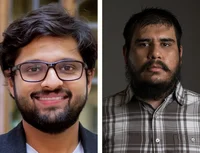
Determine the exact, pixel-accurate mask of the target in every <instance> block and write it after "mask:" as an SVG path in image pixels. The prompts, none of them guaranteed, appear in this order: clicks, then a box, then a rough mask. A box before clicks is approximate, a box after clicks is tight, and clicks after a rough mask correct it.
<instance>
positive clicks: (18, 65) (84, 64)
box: [10, 60, 88, 83]
mask: <svg viewBox="0 0 200 153" xmlns="http://www.w3.org/2000/svg"><path fill="white" fill-rule="evenodd" d="M61 62H77V63H81V65H82V70H81V74H80V77H78V78H77V79H73V80H65V79H61V78H60V77H59V75H58V73H57V70H56V69H55V66H56V65H57V64H58V63H61ZM26 63H43V64H46V65H47V70H46V74H45V75H44V78H43V79H41V80H39V81H27V80H25V79H24V78H23V77H22V73H21V69H20V68H21V65H23V64H26ZM50 68H53V69H54V71H55V73H56V75H57V77H58V78H59V79H60V80H61V81H75V80H78V79H80V78H81V77H82V75H83V69H85V70H87V69H88V66H87V64H86V63H84V62H81V61H78V60H59V61H56V62H52V63H51V62H45V61H39V60H33V61H26V62H23V63H20V64H17V65H15V66H13V67H12V68H10V70H11V72H13V73H14V72H16V71H17V70H19V73H20V76H21V78H22V80H23V81H25V82H33V83H34V82H41V81H43V80H45V78H46V76H47V74H48V72H49V69H50Z"/></svg>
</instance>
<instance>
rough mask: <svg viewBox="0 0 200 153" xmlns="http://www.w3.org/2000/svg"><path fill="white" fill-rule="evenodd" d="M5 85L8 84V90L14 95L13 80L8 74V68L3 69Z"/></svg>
mask: <svg viewBox="0 0 200 153" xmlns="http://www.w3.org/2000/svg"><path fill="white" fill-rule="evenodd" d="M4 75H5V81H6V85H7V86H8V90H9V92H10V94H11V96H12V97H14V82H13V79H12V78H11V76H10V70H5V71H4Z"/></svg>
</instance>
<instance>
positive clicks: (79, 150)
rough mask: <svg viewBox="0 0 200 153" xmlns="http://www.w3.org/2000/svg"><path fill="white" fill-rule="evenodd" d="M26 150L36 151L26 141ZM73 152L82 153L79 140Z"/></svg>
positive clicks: (29, 152)
mask: <svg viewBox="0 0 200 153" xmlns="http://www.w3.org/2000/svg"><path fill="white" fill-rule="evenodd" d="M26 152H27V153H38V152H37V151H36V150H35V149H34V148H33V147H31V146H30V145H29V144H28V143H26ZM73 153H84V150H83V146H82V144H81V142H79V143H78V145H77V146H76V148H75V150H74V151H73Z"/></svg>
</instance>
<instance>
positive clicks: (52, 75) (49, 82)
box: [41, 68, 63, 90]
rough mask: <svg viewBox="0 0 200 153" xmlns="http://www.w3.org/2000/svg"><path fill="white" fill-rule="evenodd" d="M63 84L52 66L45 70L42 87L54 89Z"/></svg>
mask: <svg viewBox="0 0 200 153" xmlns="http://www.w3.org/2000/svg"><path fill="white" fill-rule="evenodd" d="M62 85H63V81H62V80H60V79H59V78H58V76H57V74H56V72H55V70H54V69H53V68H50V69H49V70H48V72H47V75H46V77H45V79H44V80H43V81H42V83H41V86H42V88H44V89H48V90H55V89H57V88H58V87H61V86H62Z"/></svg>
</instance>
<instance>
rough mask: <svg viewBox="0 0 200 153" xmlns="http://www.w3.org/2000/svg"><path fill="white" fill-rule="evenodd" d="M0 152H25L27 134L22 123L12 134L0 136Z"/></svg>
mask: <svg viewBox="0 0 200 153" xmlns="http://www.w3.org/2000/svg"><path fill="white" fill-rule="evenodd" d="M0 144H1V145H0V152H9V153H17V152H21V153H23V152H25V149H26V147H25V134H24V131H23V128H22V125H21V123H20V124H19V125H18V126H17V127H15V128H14V129H12V130H11V131H10V132H8V133H6V134H3V135H0Z"/></svg>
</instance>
